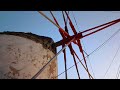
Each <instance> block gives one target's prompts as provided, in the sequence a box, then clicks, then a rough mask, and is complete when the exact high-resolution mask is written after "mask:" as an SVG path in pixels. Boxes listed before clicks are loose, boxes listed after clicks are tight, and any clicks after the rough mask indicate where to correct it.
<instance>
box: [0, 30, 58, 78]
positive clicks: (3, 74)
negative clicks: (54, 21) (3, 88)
mask: <svg viewBox="0 0 120 90" xmlns="http://www.w3.org/2000/svg"><path fill="white" fill-rule="evenodd" d="M53 43H54V42H53V40H52V39H51V38H48V37H43V36H37V35H35V34H31V33H22V32H18V33H16V32H6V33H0V78H1V79H3V78H6V79H31V77H32V76H33V75H35V74H36V73H37V72H38V70H39V69H40V68H42V67H43V66H44V65H45V64H46V63H47V62H48V61H49V60H50V59H51V58H52V57H53V56H54V55H55V54H56V49H55V48H54V47H52V46H51V45H52V44H53ZM57 74H58V71H57V60H56V59H55V60H53V61H52V62H51V63H50V64H49V65H48V66H47V68H46V69H45V70H44V71H43V72H42V73H41V74H40V75H39V76H38V78H37V79H52V78H54V77H55V76H57Z"/></svg>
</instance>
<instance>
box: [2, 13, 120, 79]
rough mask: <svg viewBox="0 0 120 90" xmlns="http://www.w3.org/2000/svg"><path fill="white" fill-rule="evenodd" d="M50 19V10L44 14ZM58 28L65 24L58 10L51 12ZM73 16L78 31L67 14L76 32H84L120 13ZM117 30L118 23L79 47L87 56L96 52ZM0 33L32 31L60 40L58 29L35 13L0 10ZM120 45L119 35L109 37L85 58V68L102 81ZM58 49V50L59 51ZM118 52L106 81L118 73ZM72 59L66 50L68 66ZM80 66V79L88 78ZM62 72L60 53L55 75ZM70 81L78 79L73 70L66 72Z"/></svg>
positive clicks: (62, 63)
mask: <svg viewBox="0 0 120 90" xmlns="http://www.w3.org/2000/svg"><path fill="white" fill-rule="evenodd" d="M43 12H44V13H45V14H46V15H47V16H48V17H49V18H51V19H52V17H51V15H50V13H49V11H43ZM53 13H54V15H55V17H56V18H57V20H58V21H59V24H60V25H61V27H62V28H63V27H64V22H63V18H62V13H61V11H54V12H53ZM73 13H74V16H75V18H76V20H77V24H78V28H77V26H76V24H75V21H74V19H73V16H72V13H71V12H70V17H71V19H72V21H73V23H74V25H75V28H76V29H77V31H78V32H79V31H83V30H86V29H89V28H92V27H94V26H97V25H100V24H103V23H106V22H109V21H112V20H114V19H118V18H120V12H119V11H73ZM119 28H120V23H118V24H116V25H113V26H111V27H109V28H107V29H105V30H103V31H100V32H98V33H96V34H93V35H91V36H88V37H85V38H83V39H82V42H83V43H82V45H83V44H84V47H83V48H84V50H86V52H87V53H88V54H89V53H90V52H92V51H93V50H94V49H96V48H97V47H98V46H99V45H100V44H102V43H103V42H104V41H105V40H107V39H108V38H109V37H110V36H111V35H112V34H113V33H115V31H117V30H118V29H119ZM0 31H1V32H2V31H16V32H32V33H34V34H37V35H42V36H48V37H51V38H52V39H53V40H54V41H55V42H56V41H59V40H61V39H62V37H61V36H60V34H59V32H58V28H57V27H56V26H54V25H53V24H52V23H51V22H49V21H48V20H47V19H45V18H44V17H43V16H41V15H40V14H39V13H38V12H37V11H0ZM69 32H70V35H73V33H72V30H71V29H70V28H69ZM119 44H120V34H119V33H118V34H117V35H116V36H115V37H114V38H112V39H111V40H110V41H109V42H108V43H107V44H106V45H105V46H104V47H103V48H101V49H100V50H99V51H97V52H95V53H94V54H93V55H91V56H90V57H89V59H87V62H88V67H89V70H90V72H91V73H92V69H91V68H90V63H89V60H90V62H91V66H92V68H93V72H94V74H95V78H104V74H105V72H106V70H107V68H108V66H109V65H110V63H111V61H112V59H113V57H114V55H115V53H116V50H117V49H118V47H119ZM73 46H74V50H75V51H76V52H77V54H78V55H79V56H80V58H81V59H82V57H81V53H80V52H79V49H78V48H77V47H76V46H75V45H73ZM60 49H61V47H58V48H57V51H59V50H60ZM119 56H120V52H118V54H117V56H116V58H115V60H114V62H113V63H112V65H111V67H110V69H109V71H108V73H107V74H106V76H105V78H115V76H116V73H117V68H118V66H119V64H120V62H119ZM73 64H74V63H73V59H72V56H71V54H70V52H69V49H68V48H67V67H68V68H69V67H70V66H72V65H73ZM78 66H79V72H80V75H81V78H83V79H84V78H88V76H87V73H86V72H85V70H84V69H83V67H81V65H80V64H78ZM63 71H64V60H63V53H61V54H60V55H59V56H58V74H59V73H61V72H63ZM58 78H59V79H64V78H65V76H64V74H62V75H60V76H59V77H58ZM68 78H69V79H77V74H76V70H75V67H73V68H71V69H70V70H68Z"/></svg>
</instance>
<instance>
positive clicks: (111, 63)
mask: <svg viewBox="0 0 120 90" xmlns="http://www.w3.org/2000/svg"><path fill="white" fill-rule="evenodd" d="M119 49H120V45H119V47H118V49H117V51H116V53H115V55H114V57H113V59H112V61H111V63H110V65H109V67H108V69H107V71H106V72H105V74H104V77H105V76H106V74H107V72H108V71H109V69H110V67H111V65H112V63H113V61H114V60H115V57H116V56H117V54H118V51H119Z"/></svg>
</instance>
